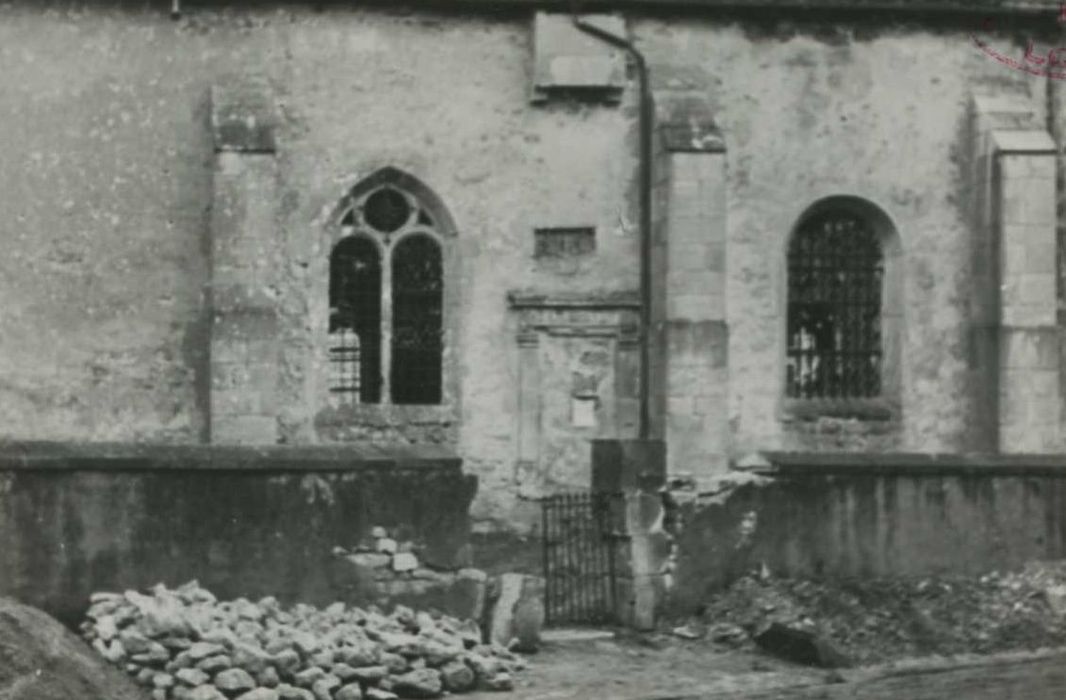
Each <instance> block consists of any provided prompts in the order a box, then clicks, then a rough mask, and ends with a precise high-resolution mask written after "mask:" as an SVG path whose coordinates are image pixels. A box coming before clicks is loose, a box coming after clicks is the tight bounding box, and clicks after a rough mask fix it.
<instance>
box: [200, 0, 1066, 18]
mask: <svg viewBox="0 0 1066 700" xmlns="http://www.w3.org/2000/svg"><path fill="white" fill-rule="evenodd" d="M304 4H311V3H309V2H308V3H304ZM317 4H322V3H317ZM365 4H366V5H371V6H373V5H389V6H396V4H397V3H396V2H395V0H371V1H369V2H367V3H365ZM401 4H403V5H408V6H417V5H429V6H431V7H433V8H435V9H445V8H448V7H454V8H458V9H463V8H471V9H474V8H483V9H492V10H502V9H508V8H513V9H523V8H535V9H542V10H548V11H556V12H569V11H570V9H571V7H572V2H571V0H406V2H404V3H401ZM184 5H185V7H183V9H184V10H185V11H186V12H194V11H195V10H197V9H200V8H204V7H226V6H236V5H238V3H236V2H226V1H225V0H190V1H189V2H187V3H184ZM1059 5H1060V3H1059V2H1058V0H582V1H581V10H582V11H585V12H589V11H604V10H624V9H628V8H641V9H667V8H671V9H672V8H678V9H689V10H693V9H697V10H698V9H706V10H759V9H783V10H786V9H787V10H803V11H807V10H811V11H826V10H830V11H851V12H856V11H857V12H883V11H891V12H902V13H906V14H919V13H923V12H941V13H952V14H960V15H976V14H982V15H988V14H996V15H1003V14H1028V15H1033V14H1045V15H1046V14H1052V13H1057V12H1058V11H1059Z"/></svg>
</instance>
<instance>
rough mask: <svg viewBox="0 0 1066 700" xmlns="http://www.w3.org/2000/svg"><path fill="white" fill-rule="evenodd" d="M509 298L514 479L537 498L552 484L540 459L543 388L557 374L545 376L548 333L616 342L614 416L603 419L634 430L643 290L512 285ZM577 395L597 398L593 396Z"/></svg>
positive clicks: (615, 428)
mask: <svg viewBox="0 0 1066 700" xmlns="http://www.w3.org/2000/svg"><path fill="white" fill-rule="evenodd" d="M507 301H508V307H509V308H510V309H511V311H512V313H514V314H515V315H516V317H517V318H516V321H517V331H516V340H517V345H518V353H519V356H518V382H517V396H516V397H515V402H516V407H517V412H516V435H517V440H516V443H517V449H516V452H517V454H516V456H515V481H516V483H517V486H518V490H519V494H520V495H522V496H524V497H528V498H535V497H539V496H542V495H545V494H546V493H547V492H548V490H549V488H550V486H551V484H550V483H549V481H550V480H549V478H548V475H547V472H546V471H545V465H544V464H542V463H541V460H542V457H543V455H544V454H545V445H544V444H543V443H544V439H545V438H544V433H543V430H542V428H543V425H542V420H543V419H544V418H543V415H544V405H545V404H544V395H545V392H546V391H549V390H551V385H552V384H553V381H554V380H556V379H558V377H546V376H543V372H544V369H543V367H542V353H543V352H545V351H546V349H545V347H544V345H545V339H546V338H561V339H570V338H588V339H590V342H600V343H602V342H604V341H605V340H606V341H607V342H608V343H609V345H610V346H611V347H613V352H612V354H611V356H610V357H609V358H608V362H609V367H610V372H611V374H612V375H613V377H614V381H613V383H612V384H611V385H610V387H611V388H610V389H608V392H607V394H606V396H608V397H610V396H612V395H613V397H614V399H613V403H611V404H610V406H609V410H608V411H607V415H608V416H609V418H608V420H609V421H612V422H609V423H604V424H602V425H603V429H605V430H606V431H607V432H608V433H611V434H613V433H618V434H628V433H629V432H632V430H633V421H632V420H631V419H630V418H631V416H630V414H631V413H632V411H631V410H630V409H631V407H630V406H629V404H630V403H632V400H631V396H630V394H632V386H635V377H634V376H631V375H633V374H634V372H635V371H636V368H637V367H638V365H639V363H638V361H637V357H636V349H637V348H639V345H640V301H639V295H638V294H637V293H636V292H630V291H623V292H607V293H590V294H573V293H568V294H541V293H536V292H528V291H512V292H510V293H509V294H508V295H507ZM631 385H632V386H631ZM555 390H558V387H556V388H555ZM575 391H577V390H576V389H575ZM576 396H577V394H575V397H576ZM577 398H579V399H580V398H585V399H586V400H596V399H597V397H595V396H592V397H577ZM588 427H589V426H588V425H579V424H578V423H575V428H574V429H575V431H577V434H580V432H579V431H580V430H582V429H583V428H584V429H588Z"/></svg>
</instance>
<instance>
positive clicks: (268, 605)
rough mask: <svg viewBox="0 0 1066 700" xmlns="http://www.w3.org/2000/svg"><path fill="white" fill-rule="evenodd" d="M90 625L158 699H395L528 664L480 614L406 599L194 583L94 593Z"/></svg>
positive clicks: (508, 674)
mask: <svg viewBox="0 0 1066 700" xmlns="http://www.w3.org/2000/svg"><path fill="white" fill-rule="evenodd" d="M90 602H91V607H90V608H89V610H88V613H87V619H86V621H85V622H84V623H83V624H82V626H81V630H82V632H83V635H84V637H85V639H86V640H87V641H88V642H89V643H90V644H92V646H93V647H94V648H95V649H96V650H97V651H98V652H99V653H100V654H101V655H103V657H104V658H106V659H107V660H108V661H110V662H111V663H113V664H115V665H116V666H119V667H120V668H122V669H123V670H124V671H125V672H126V673H128V674H129V675H131V676H132V677H134V678H135V679H136V681H137V682H138V683H140V684H141V685H143V686H145V687H147V688H151V689H152V690H151V692H152V698H153V700H225V699H226V698H238V699H239V700H359V699H361V698H365V699H366V700H390V699H394V698H435V697H439V696H441V695H443V694H444V693H445V692H449V693H462V692H467V691H472V690H477V689H482V690H511V689H512V688H513V674H514V673H516V672H518V671H521V670H523V669H524V668H525V662H524V660H523V659H522V658H521V657H518V656H516V655H514V654H512V653H511V652H509V651H507V650H506V649H504V648H502V647H500V646H498V645H486V644H482V641H481V639H482V637H481V631H480V629H479V628H478V625H477V624H476V623H474V622H473V621H471V620H458V619H456V618H452V617H448V616H443V615H435V614H430V613H427V612H415V611H414V610H411V609H410V608H407V607H404V606H397V607H396V609H395V610H393V612H392V613H391V614H389V615H385V614H383V613H382V612H381V611H380V610H379V609H377V608H375V607H373V606H371V607H368V608H367V609H360V608H356V607H348V606H345V605H344V604H343V603H334V604H333V605H330V606H329V607H327V608H324V609H321V610H319V609H317V608H315V607H313V606H310V605H304V604H297V605H295V606H292V607H291V608H288V609H284V608H282V607H281V606H280V605H279V604H278V601H277V600H275V599H274V598H264V599H262V600H260V601H258V602H252V601H250V600H247V599H244V598H239V599H237V600H233V601H218V600H216V599H215V596H214V595H213V594H212V593H211V592H210V591H208V590H205V589H204V588H202V587H200V585H199V584H198V583H197V582H195V581H192V582H190V583H187V584H185V585H183V586H181V587H179V588H177V589H173V590H170V589H167V588H166V587H165V586H164V585H162V584H159V585H157V586H155V587H154V588H153V589H152V592H151V594H150V595H146V594H142V593H139V592H136V591H127V592H125V593H124V594H121V593H96V594H94V595H93V596H92V597H91V601H90Z"/></svg>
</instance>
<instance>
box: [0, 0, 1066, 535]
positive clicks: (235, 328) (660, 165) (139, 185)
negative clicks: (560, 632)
mask: <svg viewBox="0 0 1066 700" xmlns="http://www.w3.org/2000/svg"><path fill="white" fill-rule="evenodd" d="M183 5H184V6H181V5H176V7H175V9H179V10H180V13H175V14H174V15H173V16H172V15H171V14H169V11H170V10H171V9H172V8H171V7H168V6H167V4H166V3H162V2H160V3H110V2H99V3H94V2H83V3H27V2H9V3H4V4H2V5H0V65H3V66H4V70H3V71H2V72H0V114H3V115H4V118H3V128H2V129H0V144H2V146H3V154H4V157H3V159H2V160H0V211H3V212H4V216H3V218H2V219H0V226H2V232H3V236H2V239H3V240H4V241H5V242H6V249H5V255H4V256H2V258H0V269H2V271H3V273H2V275H0V289H2V292H3V299H4V302H3V306H2V308H0V417H2V428H0V431H2V433H3V436H4V437H5V438H8V439H12V440H31V441H36V440H41V441H58V442H70V443H78V442H136V443H166V444H175V443H177V444H204V443H210V444H223V445H231V444H236V445H322V444H337V443H362V444H373V445H375V446H378V447H380V448H381V449H384V450H387V449H389V448H390V446H397V447H403V448H404V449H406V450H409V451H410V450H416V451H417V450H425V452H426V454H434V455H438V454H441V453H445V454H455V455H458V456H459V457H460V458H462V460H463V465H464V469H465V470H466V471H467V472H468V473H472V474H476V475H477V476H478V478H479V483H480V486H479V492H478V497H477V500H476V501H475V507H474V513H473V514H474V516H475V517H476V518H478V519H480V520H482V521H483V522H485V523H486V524H488V525H490V526H499V527H512V526H520V525H521V524H522V523H523V522H525V519H526V518H527V516H529V515H531V514H532V513H533V505H532V504H533V503H534V502H535V499H537V498H539V497H540V496H543V495H547V494H551V493H555V492H558V491H562V490H568V489H576V488H582V487H587V486H588V481H589V459H590V457H589V441H590V440H592V439H616V438H617V439H628V438H638V437H644V438H653V439H661V440H663V441H665V443H666V446H667V468H668V472H669V473H670V474H673V475H685V476H688V477H691V478H692V479H694V480H695V481H696V482H697V483H698V482H701V481H704V480H711V479H714V478H715V477H716V476H717V475H720V474H722V473H724V472H726V471H727V470H728V469H729V468H730V465H731V464H732V463H734V462H735V461H736V460H738V459H741V458H742V457H743V456H745V455H747V454H749V453H752V452H755V451H759V450H786V451H799V452H803V451H843V452H923V453H970V452H992V453H1007V454H1029V453H1057V452H1062V451H1064V449H1066V411H1064V409H1063V402H1064V401H1066V367H1064V366H1063V361H1064V358H1066V352H1064V350H1066V345H1064V343H1063V342H1062V335H1063V334H1062V327H1063V321H1061V320H1060V318H1061V317H1062V312H1061V311H1060V309H1063V308H1066V307H1064V306H1063V302H1064V298H1063V283H1062V280H1063V275H1062V272H1063V265H1062V263H1061V256H1062V253H1061V248H1062V246H1061V243H1060V238H1061V237H1060V231H1061V230H1062V229H1063V215H1062V207H1061V205H1060V201H1061V200H1062V185H1061V181H1062V174H1061V173H1062V172H1063V165H1064V163H1063V156H1062V152H1063V147H1062V143H1063V139H1064V137H1066V82H1064V81H1063V77H1066V76H1063V75H1059V74H1058V73H1059V71H1058V69H1057V68H1056V66H1057V63H1058V58H1057V54H1056V49H1055V48H1054V47H1055V44H1056V40H1057V39H1058V38H1059V37H1060V36H1061V34H1060V27H1061V24H1060V23H1059V22H1058V14H1059V8H1058V6H1057V5H1056V4H1054V3H1047V4H1046V5H1043V4H1040V3H1011V2H995V3H992V2H989V3H984V4H982V3H965V4H963V3H953V2H948V1H944V2H930V3H924V4H923V7H922V8H921V9H915V8H912V7H908V4H907V3H891V2H886V3H862V2H809V3H802V5H803V7H802V8H800V7H799V6H798V5H797V4H796V3H788V2H751V3H737V2H734V3H727V2H719V1H717V0H704V1H698V0H690V1H688V2H669V1H668V0H660V1H657V2H652V1H651V0H648V1H645V2H641V1H639V0H628V1H627V0H618V2H614V3H606V2H596V3H592V2H590V3H587V4H586V5H585V6H583V7H582V8H579V10H580V11H579V12H578V14H576V15H572V14H570V13H569V12H568V11H567V7H566V6H565V5H563V4H555V3H549V2H544V3H538V2H533V1H529V2H525V1H522V0H511V1H509V2H491V1H489V0H485V1H484V2H477V1H473V0H471V1H468V2H455V3H451V2H433V3H418V2H412V3H410V4H409V5H405V6H396V5H393V4H386V5H379V4H367V5H347V4H340V3H337V4H330V3H325V4H323V3H257V4H255V5H254V6H249V5H242V4H239V3H226V2H214V3H206V2H202V3H188V4H183ZM1064 60H1066V59H1064ZM1063 72H1066V68H1064V69H1063Z"/></svg>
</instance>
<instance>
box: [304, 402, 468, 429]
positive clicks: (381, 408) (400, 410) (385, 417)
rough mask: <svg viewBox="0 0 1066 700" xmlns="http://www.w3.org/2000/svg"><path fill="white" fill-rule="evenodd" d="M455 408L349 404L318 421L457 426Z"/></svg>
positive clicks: (327, 412)
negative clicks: (454, 424)
mask: <svg viewBox="0 0 1066 700" xmlns="http://www.w3.org/2000/svg"><path fill="white" fill-rule="evenodd" d="M456 422H457V420H456V411H455V407H454V406H450V405H447V404H443V405H439V406H437V405H433V406H423V405H400V404H351V405H343V406H330V407H328V408H326V409H325V410H323V411H322V412H321V413H320V414H319V415H318V417H317V420H316V423H319V424H320V425H331V426H344V425H367V426H385V427H388V426H396V425H451V424H453V423H456Z"/></svg>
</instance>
